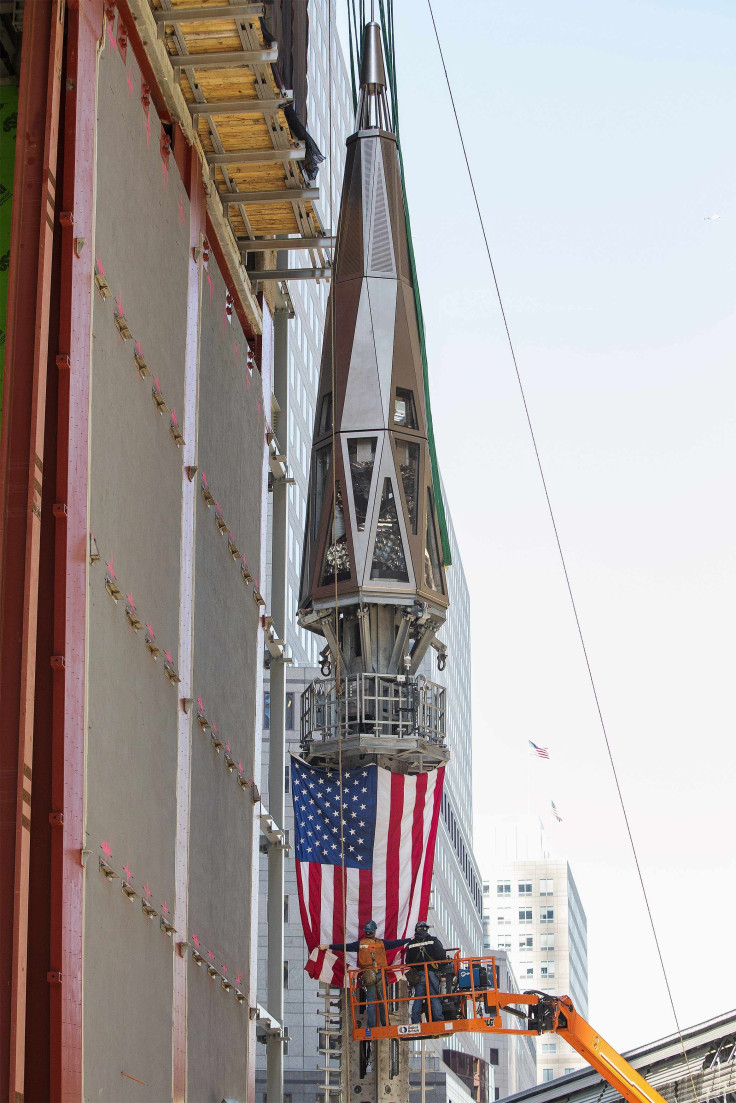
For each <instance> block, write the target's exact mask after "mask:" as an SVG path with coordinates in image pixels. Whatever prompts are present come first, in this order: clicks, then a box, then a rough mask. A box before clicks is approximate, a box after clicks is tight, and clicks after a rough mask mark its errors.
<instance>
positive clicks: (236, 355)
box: [233, 341, 238, 364]
mask: <svg viewBox="0 0 736 1103" xmlns="http://www.w3.org/2000/svg"><path fill="white" fill-rule="evenodd" d="M233 348H234V349H235V363H236V364H237V362H238V342H237V341H233Z"/></svg>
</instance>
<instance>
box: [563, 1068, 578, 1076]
mask: <svg viewBox="0 0 736 1103" xmlns="http://www.w3.org/2000/svg"><path fill="white" fill-rule="evenodd" d="M576 1071H577V1069H565V1076H569V1075H570V1073H571V1072H576Z"/></svg>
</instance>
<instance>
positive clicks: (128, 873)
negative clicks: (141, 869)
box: [123, 864, 133, 880]
mask: <svg viewBox="0 0 736 1103" xmlns="http://www.w3.org/2000/svg"><path fill="white" fill-rule="evenodd" d="M123 869H124V871H125V876H126V877H127V878H128V880H130V879H131V877H132V876H133V874H132V873H131V872H130V867H129V866H128V865H127V864H126V865H124V866H123Z"/></svg>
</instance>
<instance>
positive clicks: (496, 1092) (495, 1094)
mask: <svg viewBox="0 0 736 1103" xmlns="http://www.w3.org/2000/svg"><path fill="white" fill-rule="evenodd" d="M493 1098H494V1100H496V1099H500V1098H501V1089H500V1088H494V1089H493Z"/></svg>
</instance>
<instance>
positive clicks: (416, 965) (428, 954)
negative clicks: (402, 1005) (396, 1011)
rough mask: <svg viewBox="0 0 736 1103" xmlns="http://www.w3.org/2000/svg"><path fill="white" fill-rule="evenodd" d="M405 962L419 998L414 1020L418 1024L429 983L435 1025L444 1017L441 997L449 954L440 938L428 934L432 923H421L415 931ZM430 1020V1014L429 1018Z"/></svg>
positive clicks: (412, 1016) (412, 1017) (415, 1005)
mask: <svg viewBox="0 0 736 1103" xmlns="http://www.w3.org/2000/svg"><path fill="white" fill-rule="evenodd" d="M404 960H405V962H406V964H407V965H410V966H411V967H412V968H411V969H409V970H408V971H407V980H408V981H409V983H410V984H411V985H412V988H413V989H414V995H415V997H416V999H415V1000H414V1003H413V1004H412V1005H411V1021H412V1022H413V1023H418V1022H419V1021H420V1019H421V1017H422V1011H423V1010H424V1009H425V997H426V995H427V983H429V994H430V1000H429V1002H430V1005H431V1008H432V1022H439V1021H440V1020H441V1019H442V1018H444V1016H443V1014H442V1000H441V999H440V998H439V991H440V973H441V972H442V971H443V970H444V968H445V962H446V961H447V953H446V952H445V948H444V946H443V945H442V943H441V942H440V940H439V939H438V938H434V937H433V936H432V935H431V934H430V933H429V923H427V922H425V920H421V921H420V922H419V923H417V925H416V927H415V928H414V937H413V938H412V939H411V941H410V942H409V945H408V946H407V947H406V957H405V959H404ZM427 1019H429V1015H427Z"/></svg>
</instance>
